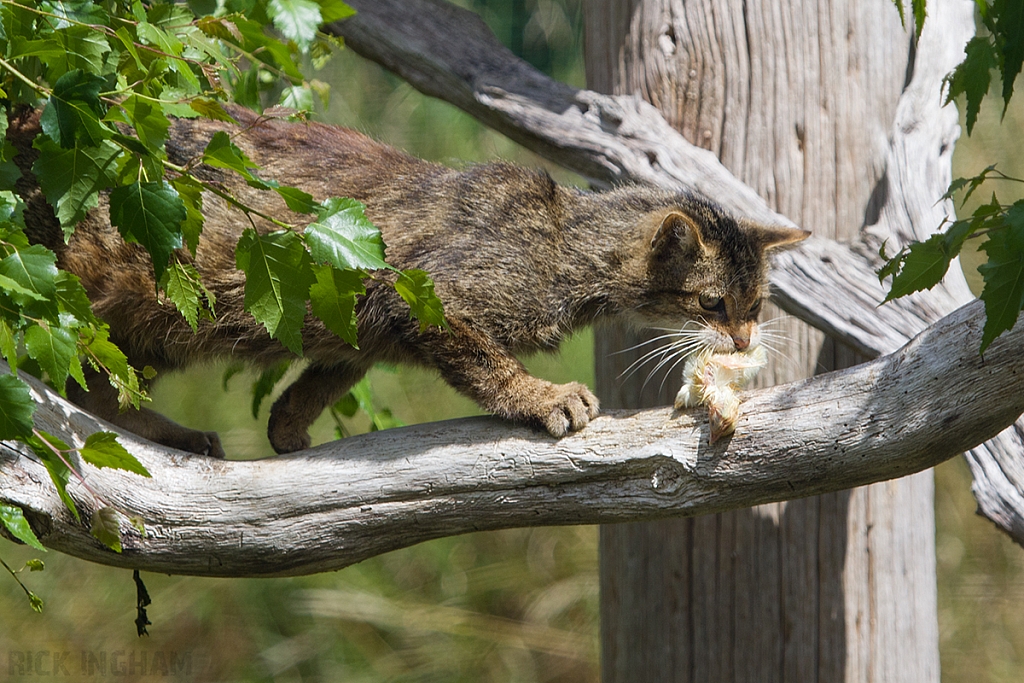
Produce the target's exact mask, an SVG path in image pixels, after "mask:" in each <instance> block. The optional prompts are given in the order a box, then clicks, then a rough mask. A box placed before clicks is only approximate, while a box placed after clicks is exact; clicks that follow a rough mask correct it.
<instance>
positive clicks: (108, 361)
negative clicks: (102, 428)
mask: <svg viewBox="0 0 1024 683" xmlns="http://www.w3.org/2000/svg"><path fill="white" fill-rule="evenodd" d="M108 334H109V333H108V332H107V330H106V329H105V328H100V329H99V330H98V331H97V333H96V336H95V337H93V338H92V339H90V340H89V341H88V343H86V344H85V348H86V350H87V351H88V353H87V354H86V358H87V359H88V360H89V363H90V364H91V365H92V366H93V368H94V369H95V370H97V371H106V372H107V373H108V379H109V381H110V385H111V386H112V387H114V388H115V389H117V400H118V403H119V404H120V405H121V407H122V408H125V407H127V406H132V407H135V408H138V407H139V401H140V400H141V398H142V394H141V392H140V391H139V378H138V376H137V375H136V374H135V370H133V369H132V367H131V366H129V365H128V359H127V358H126V357H125V355H124V353H123V352H122V351H121V349H119V348H117V346H116V345H115V344H113V343H111V341H110V340H109V339H108Z"/></svg>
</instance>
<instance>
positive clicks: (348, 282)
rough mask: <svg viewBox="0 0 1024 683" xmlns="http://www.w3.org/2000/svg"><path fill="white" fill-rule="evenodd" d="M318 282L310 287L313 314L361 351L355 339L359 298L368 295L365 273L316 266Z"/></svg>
mask: <svg viewBox="0 0 1024 683" xmlns="http://www.w3.org/2000/svg"><path fill="white" fill-rule="evenodd" d="M314 270H315V272H316V283H314V284H313V286H312V287H310V288H309V302H310V306H311V308H312V309H313V314H314V315H315V316H316V317H318V318H320V320H322V321H323V323H324V325H325V326H326V327H327V329H329V330H330V331H331V332H333V333H334V334H336V335H338V336H339V337H341V338H342V339H344V340H345V341H346V342H348V343H349V344H350V345H351V346H352V347H353V348H357V349H358V348H359V344H358V340H357V339H356V331H357V327H356V298H357V297H358V296H361V295H363V294H365V293H366V287H364V286H363V277H365V273H363V272H361V271H353V270H337V269H335V268H332V267H330V266H316V267H315V268H314Z"/></svg>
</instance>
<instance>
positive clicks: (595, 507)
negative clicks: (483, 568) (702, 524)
mask: <svg viewBox="0 0 1024 683" xmlns="http://www.w3.org/2000/svg"><path fill="white" fill-rule="evenodd" d="M982 314H983V308H982V305H981V304H980V303H977V302H975V303H973V304H969V305H968V306H966V307H964V308H963V309H961V310H959V311H957V312H956V313H954V314H952V315H950V316H949V317H947V318H946V319H944V320H943V321H941V322H940V323H938V324H936V325H935V326H933V327H931V328H929V329H928V330H927V331H925V332H924V333H923V334H922V335H920V336H919V337H918V338H917V339H915V340H914V341H912V342H911V343H910V344H908V345H907V346H906V347H904V348H903V349H901V350H900V351H897V352H896V353H893V354H891V355H889V356H885V357H883V358H880V359H876V360H874V361H871V362H870V363H867V364H864V365H861V366H858V367H856V368H851V369H849V370H845V371H841V372H836V373H831V374H828V375H822V376H819V377H816V378H813V379H811V380H806V381H804V382H798V383H795V384H789V385H784V386H777V387H773V388H770V389H765V390H761V391H757V392H751V393H750V394H749V395H748V396H747V397H746V401H745V403H744V416H743V417H742V418H741V419H740V422H739V427H738V429H737V432H736V434H735V435H734V436H733V437H732V438H730V439H725V440H723V441H721V442H719V443H717V444H715V445H714V446H709V444H708V425H707V419H706V416H705V415H703V414H702V411H700V410H696V411H687V412H686V413H678V412H673V411H672V410H670V409H658V410H646V411H636V412H626V411H618V412H614V413H610V414H608V415H605V416H603V417H600V418H598V419H597V420H595V421H594V422H592V423H591V425H590V426H589V427H588V428H587V429H585V430H583V431H582V432H580V433H578V434H575V435H573V436H570V437H567V438H564V439H561V440H554V439H552V438H550V437H548V436H545V435H541V434H538V433H535V432H532V431H530V430H528V429H524V428H516V427H511V426H509V425H507V424H505V423H502V422H500V421H498V420H495V419H491V418H470V419H463V420H454V421H450V422H444V423H434V424H426V425H420V426H417V427H407V428H403V429H393V430H388V431H384V432H377V433H374V434H369V435H365V436H361V437H353V438H349V439H344V440H342V441H336V442H333V443H329V444H325V445H323V446H320V447H318V448H315V449H312V450H309V451H303V452H301V453H297V454H292V455H288V456H282V457H278V458H271V459H268V460H260V461H248V462H244V461H234V462H232V461H221V460H212V459H210V458H206V457H202V456H192V455H185V454H183V453H181V452H178V451H173V450H170V449H166V448H163V447H159V446H155V445H153V444H151V443H149V442H144V441H141V440H139V439H138V438H136V437H134V436H132V435H130V434H124V435H122V437H121V441H122V443H123V444H124V445H125V446H126V447H127V448H128V450H129V451H131V452H132V454H133V455H135V456H136V457H137V458H138V459H139V460H140V461H141V462H142V463H143V464H144V465H145V466H146V467H147V468H148V469H149V471H150V472H151V473H152V474H153V478H152V479H145V478H142V477H139V476H137V475H134V474H131V473H126V472H121V471H117V470H110V469H102V470H98V469H95V468H93V467H92V466H90V465H82V469H83V471H84V472H85V476H86V477H87V479H88V482H89V485H90V487H91V488H92V489H94V490H96V491H97V492H99V494H100V495H102V496H103V497H105V498H106V499H107V500H108V501H110V503H111V504H113V505H114V506H115V507H117V508H119V509H122V510H125V511H128V512H129V513H131V514H133V515H135V514H137V515H139V516H141V517H142V518H143V519H144V520H145V523H146V529H147V532H146V536H145V537H142V536H140V535H139V533H138V532H137V531H135V530H134V529H133V528H132V527H131V526H130V525H129V524H128V523H127V521H123V523H122V525H121V531H122V533H123V535H124V552H123V553H121V554H117V553H114V552H112V551H110V550H108V549H107V548H106V547H105V546H103V545H102V544H100V543H99V542H98V541H96V540H95V539H93V538H92V537H91V536H90V535H89V531H88V529H87V528H86V527H85V526H84V525H83V524H81V523H78V522H75V521H74V519H73V518H72V516H71V515H70V513H69V512H68V511H67V510H66V509H65V508H64V507H63V504H62V503H61V501H60V499H59V498H58V496H57V493H56V491H55V489H54V488H53V486H52V484H51V483H50V482H49V478H48V477H47V474H46V470H45V468H44V466H43V465H42V464H41V463H40V462H38V461H37V460H36V459H35V457H34V456H33V455H31V454H30V452H28V451H27V450H26V449H25V448H24V447H23V446H21V445H19V444H14V443H10V442H4V443H0V500H2V501H4V502H7V503H11V504H14V505H18V506H20V507H21V508H22V509H23V510H25V513H26V517H27V518H28V519H29V521H30V523H31V524H32V526H33V529H34V530H35V531H36V533H37V535H38V536H39V537H40V539H41V540H42V542H43V543H44V544H45V545H46V546H48V547H50V548H53V549H55V550H59V551H61V552H65V553H68V554H71V555H75V556H78V557H82V558H84V559H88V560H91V561H95V562H100V563H104V564H111V565H115V566H123V567H132V568H137V569H143V570H148V571H155V572H163V573H169V574H194V575H203V576H270V575H295V574H304V573H313V572H321V571H327V570H332V569H339V568H341V567H344V566H347V565H349V564H352V563H354V562H358V561H360V560H364V559H366V558H368V557H371V556H374V555H377V554H379V553H383V552H386V551H388V550H393V549H396V548H401V547H404V546H408V545H411V544H414V543H418V542H420V541H425V540H429V539H432V538H437V537H440V536H449V535H455V534H460V533H464V532H468V531H476V530H482V529H499V528H506V527H517V526H538V525H547V524H593V523H608V522H623V521H638V520H643V519H651V518H655V517H663V516H668V515H700V514H706V513H710V512H717V511H721V510H726V509H733V508H743V507H749V506H751V505H755V504H759V503H766V502H770V501H778V500H785V499H791V498H797V497H802V496H809V495H815V494H820V493H824V492H826V491H835V490H840V489H845V488H849V487H852V486H859V485H862V484H867V483H870V482H875V481H881V480H884V479H890V478H893V477H897V476H903V475H906V474H910V473H912V472H917V471H919V470H922V469H924V468H927V467H931V466H933V465H935V464H937V463H939V462H941V461H943V460H945V459H947V458H949V457H952V456H953V455H955V454H957V453H959V452H961V451H962V450H964V449H966V448H970V447H971V446H974V445H976V444H977V443H980V442H981V441H984V440H985V439H988V438H990V437H991V436H993V435H994V434H996V433H998V432H999V431H1000V430H1002V429H1004V428H1005V427H1006V426H1007V425H1008V424H1011V423H1012V422H1013V421H1014V419H1016V418H1017V416H1019V415H1020V414H1021V412H1022V411H1024V357H1022V356H1021V354H1020V353H1019V350H1020V348H1021V347H1022V345H1024V323H1021V324H1018V325H1017V327H1016V328H1014V330H1013V331H1012V332H1011V333H1008V334H1006V335H1004V336H1002V337H1000V338H999V339H998V340H996V342H995V343H993V344H992V346H991V347H989V350H988V351H987V352H986V355H985V358H984V359H982V358H981V357H980V356H979V355H978V352H977V349H978V344H979V343H980V335H981V328H982V324H983V318H982ZM30 381H31V385H32V391H33V393H34V394H35V396H34V398H35V399H36V402H37V403H38V406H39V408H38V410H37V412H36V418H35V419H36V424H37V426H38V427H40V428H42V429H45V430H47V431H49V432H52V433H54V434H56V435H57V436H59V437H60V438H61V439H63V440H64V441H66V442H67V443H69V444H73V445H81V444H82V443H84V440H85V437H86V436H87V435H88V434H89V433H91V432H93V431H96V430H97V429H102V428H107V429H110V427H109V425H106V424H103V423H101V422H100V421H98V420H97V419H96V418H94V417H92V416H90V415H88V414H86V413H83V412H81V411H80V410H79V409H77V408H76V407H74V406H73V405H71V404H69V403H67V402H66V401H64V400H63V399H61V398H60V397H58V396H56V395H55V394H54V393H53V392H51V391H49V390H48V389H46V388H45V387H44V386H43V385H41V384H40V383H39V382H37V381H35V380H30ZM68 491H69V493H70V494H71V496H72V498H73V499H74V500H75V501H76V502H77V504H78V507H79V510H80V512H81V513H82V517H83V519H88V518H89V516H90V514H91V513H92V512H93V510H94V509H95V507H96V503H95V502H94V501H93V500H92V497H91V494H89V493H88V492H87V491H86V490H85V489H84V488H83V487H82V485H81V484H79V483H77V482H72V483H71V484H70V485H69V486H68Z"/></svg>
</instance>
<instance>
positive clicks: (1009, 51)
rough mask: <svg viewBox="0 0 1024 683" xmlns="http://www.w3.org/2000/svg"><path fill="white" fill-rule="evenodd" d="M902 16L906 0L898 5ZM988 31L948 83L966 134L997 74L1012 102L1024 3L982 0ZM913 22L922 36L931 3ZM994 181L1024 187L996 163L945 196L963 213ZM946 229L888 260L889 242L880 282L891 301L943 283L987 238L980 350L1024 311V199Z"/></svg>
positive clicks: (994, 201) (980, 210)
mask: <svg viewBox="0 0 1024 683" xmlns="http://www.w3.org/2000/svg"><path fill="white" fill-rule="evenodd" d="M894 2H895V4H896V6H897V8H899V12H900V18H901V19H902V18H903V12H904V10H903V4H902V0H894ZM975 5H976V6H977V9H978V15H979V17H980V19H981V24H982V28H983V33H982V34H980V35H978V36H975V37H974V38H972V39H971V40H970V42H968V43H967V46H966V48H965V56H964V60H963V62H961V63H960V65H959V66H957V67H956V68H955V69H954V70H953V71H952V72H951V73H950V74H949V75H948V76H947V77H946V79H945V81H944V86H945V88H946V102H947V103H949V102H952V101H953V100H954V99H956V98H958V97H960V96H961V95H962V96H964V99H965V101H966V107H967V112H966V118H967V134H968V135H970V134H971V132H972V131H973V129H974V125H975V123H976V122H977V119H978V112H979V111H980V109H981V101H982V100H983V99H984V98H985V96H986V95H987V94H988V92H989V88H990V86H991V83H992V72H993V71H996V72H998V76H999V77H1000V78H1001V80H1002V83H1003V88H1002V97H1003V113H1004V114H1005V112H1006V107H1008V106H1009V104H1010V99H1011V98H1012V97H1013V88H1014V83H1015V81H1016V80H1017V77H1018V76H1019V75H1020V73H1021V68H1022V66H1024V3H1021V2H1018V1H1017V0H975ZM914 19H915V24H916V27H917V34H918V35H920V33H921V30H922V29H923V27H924V21H925V0H914ZM991 180H1002V181H1009V182H1017V183H1020V182H1024V180H1021V179H1019V178H1012V177H1010V176H1008V175H1006V174H1004V173H1002V172H1001V171H998V170H996V168H995V166H989V167H988V168H986V169H984V170H983V171H982V172H981V173H979V174H977V175H975V176H973V177H970V178H957V179H956V180H954V181H953V182H952V183H951V184H950V186H949V189H948V190H947V192H946V194H944V195H943V196H942V198H941V199H942V200H951V199H953V197H954V196H955V195H957V194H962V198H961V201H960V208H961V209H962V208H963V207H964V205H965V204H966V202H967V200H968V199H969V198H970V197H971V195H973V194H974V192H975V191H976V190H978V188H979V187H981V185H983V184H984V183H986V182H988V181H991ZM942 227H943V228H944V229H942V230H941V231H939V232H937V233H936V234H934V235H932V236H931V237H930V238H929V239H927V240H926V241H924V242H912V243H910V244H908V245H906V246H904V247H903V248H901V249H900V250H899V251H898V252H897V253H896V254H895V255H893V256H892V257H889V256H888V255H887V254H886V253H885V245H884V244H883V245H882V249H881V251H880V255H881V257H882V258H883V259H884V260H885V261H886V264H885V265H884V266H883V267H882V268H881V269H880V270H879V271H878V276H879V278H880V279H882V280H884V279H885V278H887V277H891V278H892V281H891V283H890V290H889V294H888V296H886V299H885V300H886V301H891V300H892V299H895V298H897V297H901V296H906V295H908V294H911V293H913V292H917V291H920V290H922V289H930V288H932V287H934V286H935V285H936V284H938V283H939V281H940V280H942V278H943V277H944V276H945V274H946V271H947V270H949V265H950V263H951V262H952V260H953V259H954V258H956V257H957V256H958V255H959V253H960V250H961V249H962V248H963V246H964V244H965V243H966V242H967V240H971V239H976V240H980V239H983V240H984V241H983V242H982V243H981V245H980V249H982V250H983V251H985V253H986V255H987V256H988V261H987V263H985V264H983V265H981V266H979V268H978V270H979V272H980V273H981V275H982V278H983V279H984V282H985V286H984V288H983V289H982V292H981V295H980V296H981V299H982V300H983V301H984V302H985V316H986V318H985V328H984V332H983V334H982V338H981V348H980V351H981V352H984V351H985V349H986V348H987V347H988V345H989V344H991V343H992V341H993V340H994V339H995V338H996V337H997V336H999V335H1000V334H1002V333H1003V332H1005V331H1007V330H1009V329H1010V328H1012V327H1013V325H1014V323H1015V322H1016V321H1017V318H1018V316H1019V315H1020V312H1021V311H1022V310H1024V200H1020V201H1017V202H1014V203H1013V204H1002V203H1001V202H1000V201H999V199H998V198H997V197H996V194H995V193H994V192H993V193H992V198H991V199H990V200H989V201H988V202H987V203H984V204H982V205H980V206H978V207H977V208H976V209H975V210H974V212H973V213H972V214H971V216H970V217H967V218H960V219H957V220H953V221H949V220H947V221H945V223H944V224H943V226H942Z"/></svg>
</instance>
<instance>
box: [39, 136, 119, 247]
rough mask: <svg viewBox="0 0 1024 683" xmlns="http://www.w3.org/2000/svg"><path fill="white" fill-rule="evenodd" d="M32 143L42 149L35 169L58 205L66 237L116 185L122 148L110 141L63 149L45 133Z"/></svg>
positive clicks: (49, 195)
mask: <svg viewBox="0 0 1024 683" xmlns="http://www.w3.org/2000/svg"><path fill="white" fill-rule="evenodd" d="M32 146H33V147H35V148H36V149H37V150H39V158H38V159H37V160H36V162H35V164H33V165H32V172H33V173H35V174H36V177H37V178H38V179H39V187H40V188H42V190H43V194H45V195H46V199H47V201H48V202H50V204H51V205H52V206H54V207H55V208H56V210H57V218H58V219H59V220H60V223H61V225H62V226H64V236H65V239H66V238H67V237H68V236H70V234H71V226H72V225H74V224H75V223H77V222H78V221H80V220H82V219H83V218H85V214H86V212H87V211H89V209H92V208H95V207H96V205H97V204H98V203H99V192H100V191H101V190H105V189H107V188H108V187H110V186H111V185H112V184H113V182H114V179H115V177H116V172H117V169H116V163H115V161H116V159H117V157H118V156H119V155H120V154H121V150H120V148H119V147H118V146H117V145H115V144H113V143H112V142H110V141H108V140H104V141H103V142H102V143H101V144H100V145H99V146H98V147H83V146H82V145H81V144H76V145H75V147H74V149H63V148H62V147H60V146H58V145H57V143H55V142H53V141H52V140H50V139H49V138H46V137H42V136H39V137H37V138H36V139H35V141H34V142H33V143H32Z"/></svg>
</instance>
